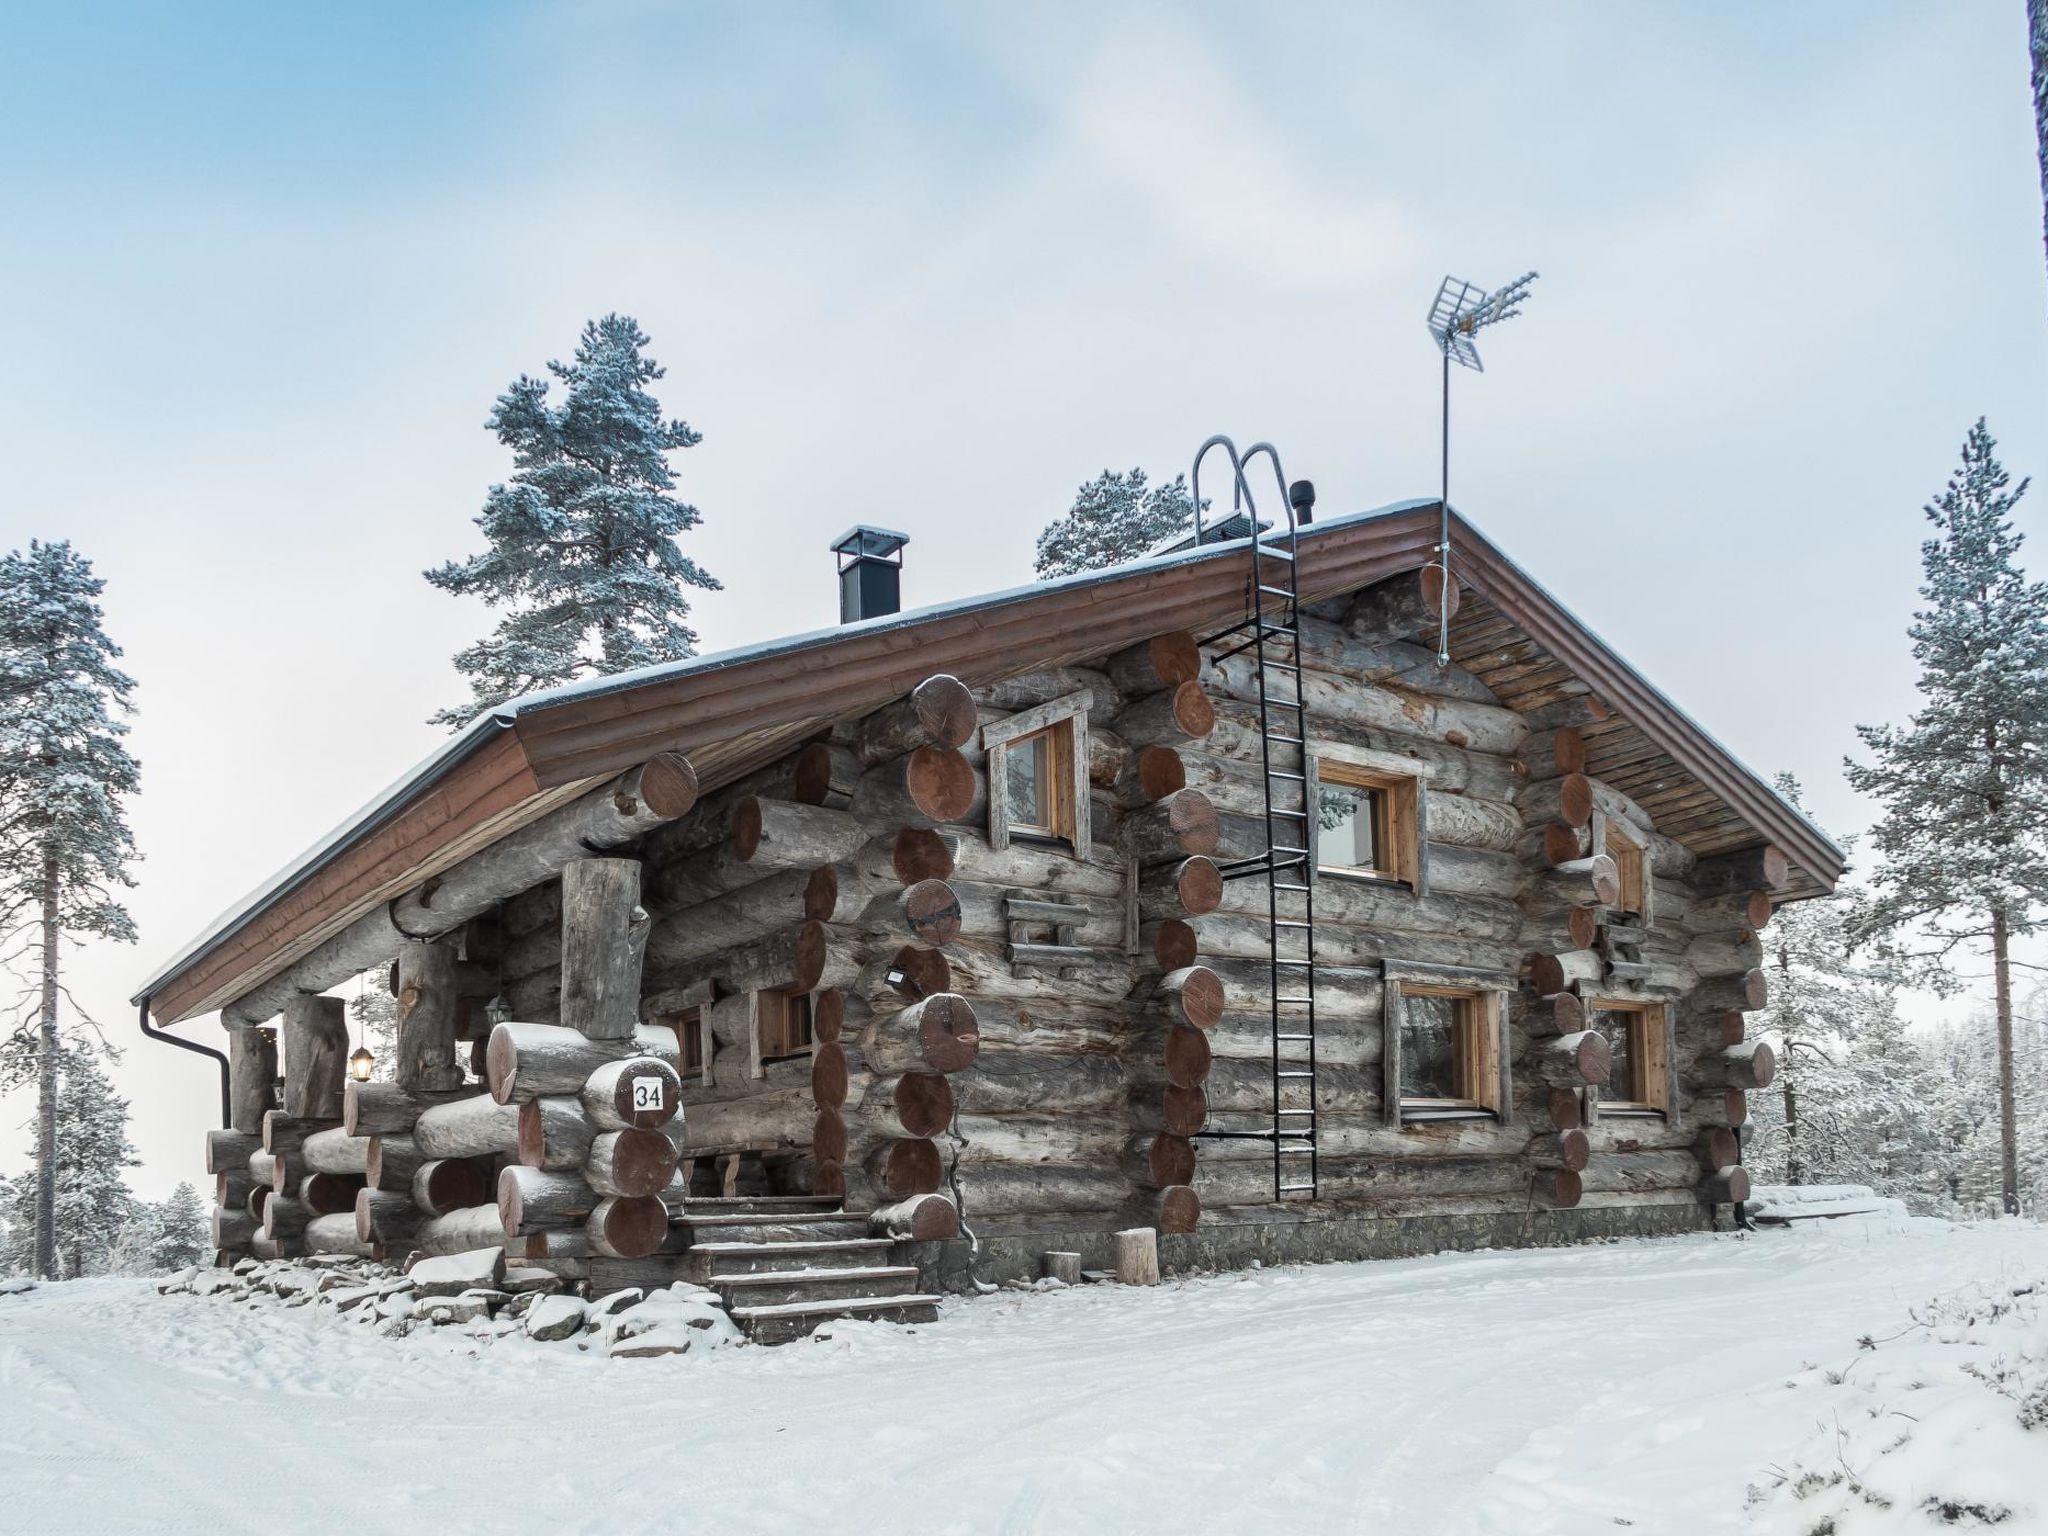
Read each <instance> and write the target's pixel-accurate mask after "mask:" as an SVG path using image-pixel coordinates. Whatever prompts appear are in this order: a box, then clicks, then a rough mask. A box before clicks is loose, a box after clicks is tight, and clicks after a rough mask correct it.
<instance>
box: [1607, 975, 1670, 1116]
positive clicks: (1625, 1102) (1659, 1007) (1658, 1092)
mask: <svg viewBox="0 0 2048 1536" xmlns="http://www.w3.org/2000/svg"><path fill="white" fill-rule="evenodd" d="M1600 1013H1619V1014H1626V1015H1627V1016H1628V1018H1629V1025H1628V1030H1629V1040H1628V1063H1629V1071H1630V1074H1631V1075H1632V1077H1633V1078H1634V1081H1633V1082H1631V1083H1630V1084H1629V1085H1628V1097H1626V1098H1622V1097H1620V1096H1619V1095H1618V1094H1614V1096H1610V1094H1613V1085H1612V1084H1609V1085H1607V1086H1605V1087H1600V1088H1591V1089H1588V1090H1587V1092H1586V1094H1585V1100H1586V1111H1587V1116H1588V1118H1590V1119H1597V1118H1599V1117H1600V1116H1602V1115H1607V1116H1611V1117H1613V1118H1615V1119H1649V1118H1651V1117H1657V1118H1661V1119H1666V1120H1668V1119H1670V1117H1671V1108H1672V1105H1673V1104H1674V1103H1675V1102H1676V1100H1677V1094H1678V1090H1677V1084H1676V1081H1675V1078H1674V1068H1675V1066H1676V1063H1675V1062H1674V1060H1673V1052H1672V1049H1671V1005H1670V1004H1669V1003H1666V1002H1664V1001H1662V1000H1661V999H1657V998H1642V997H1589V998H1587V999H1586V1016H1587V1018H1588V1019H1589V1020H1590V1019H1592V1018H1593V1017H1594V1015H1596V1014H1600ZM1596 1027H1597V1026H1596Z"/></svg>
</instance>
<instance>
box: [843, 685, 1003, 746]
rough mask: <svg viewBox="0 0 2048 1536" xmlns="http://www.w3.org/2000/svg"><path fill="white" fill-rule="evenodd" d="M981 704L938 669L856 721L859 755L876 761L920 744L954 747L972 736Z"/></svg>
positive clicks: (978, 717)
mask: <svg viewBox="0 0 2048 1536" xmlns="http://www.w3.org/2000/svg"><path fill="white" fill-rule="evenodd" d="M979 722H980V709H979V707H978V706H977V705H976V703H975V701H974V694H973V693H972V692H971V691H970V690H969V689H968V687H967V685H966V684H965V683H963V682H961V681H960V679H959V678H957V677H954V676H952V675H951V674H949V673H945V672H939V673H934V674H933V675H932V676H930V677H928V678H926V679H925V680H924V681H923V682H921V683H919V684H918V685H917V686H916V687H915V688H913V689H911V690H910V694H909V696H908V697H906V698H902V699H898V700H897V701H896V702H895V703H893V704H885V705H883V706H882V707H881V708H880V709H878V710H876V711H875V712H874V713H873V714H871V715H869V716H867V717H866V718H865V719H864V720H862V721H861V723H860V755H861V758H862V760H863V761H864V762H867V763H879V762H884V761H887V760H888V759H889V758H892V757H901V756H903V755H904V754H905V753H908V752H912V751H915V750H916V749H917V748H919V747H937V748H941V749H954V748H959V747H964V746H966V745H967V744H968V743H969V742H970V741H972V740H973V739H974V734H975V729H976V727H977V725H978V724H979Z"/></svg>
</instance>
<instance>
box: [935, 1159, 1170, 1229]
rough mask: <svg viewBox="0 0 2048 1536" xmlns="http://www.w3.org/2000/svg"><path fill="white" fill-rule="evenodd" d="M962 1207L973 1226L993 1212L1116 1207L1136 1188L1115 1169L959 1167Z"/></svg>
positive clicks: (1053, 1165) (1043, 1165)
mask: <svg viewBox="0 0 2048 1536" xmlns="http://www.w3.org/2000/svg"><path fill="white" fill-rule="evenodd" d="M958 1177H959V1186H960V1201H961V1212H962V1215H963V1216H964V1217H965V1219H966V1221H967V1223H968V1224H969V1225H970V1226H972V1225H973V1224H974V1223H975V1222H977V1221H980V1220H981V1219H982V1218H984V1217H988V1216H1019V1215H1027V1214H1031V1213H1034V1212H1039V1213H1051V1212H1061V1213H1068V1212H1080V1211H1114V1210H1117V1209H1120V1208H1121V1207H1123V1206H1124V1205H1125V1204H1126V1203H1127V1202H1129V1201H1130V1200H1132V1199H1133V1197H1134V1196H1135V1195H1136V1193H1137V1191H1136V1189H1135V1188H1134V1187H1133V1186H1132V1184H1131V1182H1130V1180H1129V1179H1126V1178H1125V1177H1124V1176H1123V1175H1122V1174H1121V1173H1120V1172H1118V1171H1117V1170H1116V1169H1114V1168H1103V1167H1071V1166H1066V1165H1062V1164H1058V1163H1040V1164H1034V1165H1033V1166H1031V1167H1028V1168H1020V1167H1016V1166H1014V1165H1004V1164H988V1165H984V1166H981V1167H973V1168H969V1167H962V1168H961V1169H960V1171H959V1176H958Z"/></svg>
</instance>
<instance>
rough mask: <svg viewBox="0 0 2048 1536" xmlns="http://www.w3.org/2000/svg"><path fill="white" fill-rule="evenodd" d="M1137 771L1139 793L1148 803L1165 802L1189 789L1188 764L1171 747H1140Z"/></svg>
mask: <svg viewBox="0 0 2048 1536" xmlns="http://www.w3.org/2000/svg"><path fill="white" fill-rule="evenodd" d="M1137 771H1138V792H1139V793H1140V794H1141V795H1143V796H1144V797H1145V799H1146V800H1147V801H1148V802H1149V801H1153V800H1164V799H1165V798H1166V797H1167V796H1168V795H1173V794H1178V793H1179V792H1180V791H1181V790H1183V789H1186V788H1187V784H1188V767H1187V763H1186V762H1185V761H1183V760H1182V758H1181V755H1180V754H1179V753H1178V752H1176V751H1174V750H1173V748H1171V747H1140V748H1139V749H1138V770H1137Z"/></svg>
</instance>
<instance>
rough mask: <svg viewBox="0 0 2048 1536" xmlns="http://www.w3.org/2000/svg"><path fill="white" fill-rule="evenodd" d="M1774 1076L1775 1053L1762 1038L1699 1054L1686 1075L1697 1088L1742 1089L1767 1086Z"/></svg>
mask: <svg viewBox="0 0 2048 1536" xmlns="http://www.w3.org/2000/svg"><path fill="white" fill-rule="evenodd" d="M1777 1076H1778V1058H1777V1054H1776V1053H1775V1052H1773V1051H1772V1049H1771V1047H1770V1044H1769V1042H1767V1041H1763V1040H1745V1041H1743V1042H1741V1043H1740V1044H1738V1045H1731V1046H1726V1047H1724V1048H1723V1049H1721V1050H1718V1051H1716V1052H1714V1053H1713V1054H1711V1055H1707V1056H1702V1057H1701V1058H1700V1059H1699V1060H1698V1061H1697V1062H1695V1063H1694V1064H1693V1069H1692V1072H1691V1074H1690V1077H1691V1081H1692V1082H1693V1084H1694V1086H1695V1087H1698V1088H1740V1089H1742V1090H1744V1091H1745V1092H1750V1091H1754V1090H1755V1089H1758V1088H1768V1087H1770V1086H1771V1084H1772V1083H1773V1082H1775V1081H1776V1080H1777Z"/></svg>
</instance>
